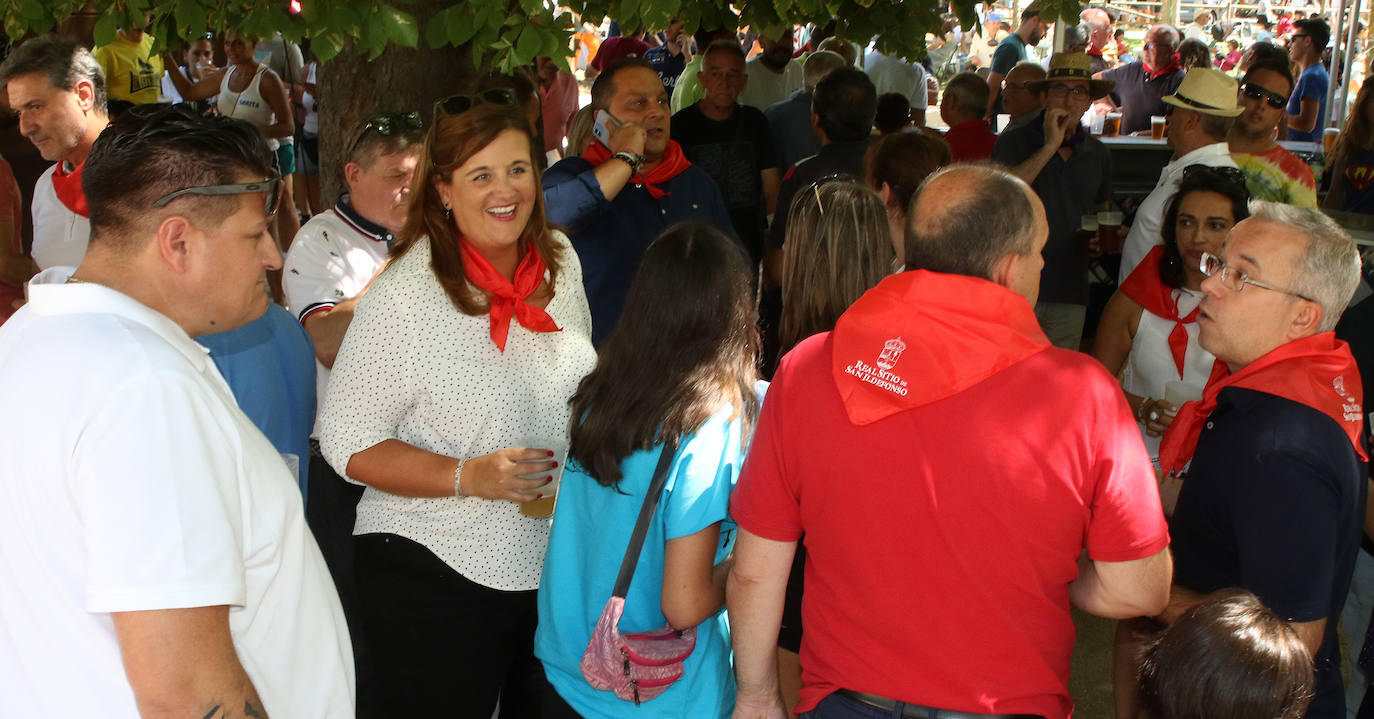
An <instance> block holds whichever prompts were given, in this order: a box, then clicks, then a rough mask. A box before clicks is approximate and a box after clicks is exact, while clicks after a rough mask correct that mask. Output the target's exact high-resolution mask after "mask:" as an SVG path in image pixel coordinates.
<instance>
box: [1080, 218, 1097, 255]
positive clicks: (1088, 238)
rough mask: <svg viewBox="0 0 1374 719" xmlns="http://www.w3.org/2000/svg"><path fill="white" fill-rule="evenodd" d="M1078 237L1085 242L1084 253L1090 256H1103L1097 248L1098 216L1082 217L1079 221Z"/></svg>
mask: <svg viewBox="0 0 1374 719" xmlns="http://www.w3.org/2000/svg"><path fill="white" fill-rule="evenodd" d="M1078 236H1079V239H1080V240H1081V241H1082V242H1083V251H1084V252H1086V253H1088V254H1089V255H1099V254H1102V249H1101V248H1100V247H1098V246H1097V215H1096V214H1092V215H1082V216H1080V217H1079V219H1078Z"/></svg>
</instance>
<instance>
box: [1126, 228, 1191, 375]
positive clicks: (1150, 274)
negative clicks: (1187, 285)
mask: <svg viewBox="0 0 1374 719" xmlns="http://www.w3.org/2000/svg"><path fill="white" fill-rule="evenodd" d="M1162 254H1164V246H1163V245H1155V247H1154V249H1152V250H1150V253H1149V254H1148V255H1145V259H1143V260H1141V261H1140V264H1138V265H1136V267H1135V269H1134V270H1133V271H1132V272H1131V274H1130V276H1128V277H1127V278H1126V281H1125V282H1122V283H1121V292H1122V293H1123V294H1125V295H1126V296H1127V297H1129V298H1131V299H1133V300H1135V301H1136V304H1138V305H1140V306H1141V307H1144V308H1145V311H1146V312H1149V313H1151V314H1154V315H1158V316H1160V317H1163V318H1164V319H1166V320H1172V321H1173V323H1174V329H1173V331H1171V332H1170V333H1169V352H1170V353H1172V354H1173V356H1174V364H1175V365H1177V366H1178V377H1179V379H1183V358H1184V355H1186V354H1187V353H1188V328H1187V327H1185V326H1184V325H1188V324H1192V323H1193V322H1196V321H1197V313H1198V311H1199V310H1201V309H1202V306H1201V305H1198V306H1197V307H1194V308H1193V311H1192V312H1189V313H1188V316H1187V317H1180V316H1179V314H1178V298H1177V297H1175V296H1174V288H1172V287H1170V286H1168V285H1166V284H1164V280H1162V279H1160V277H1159V256H1160V255H1162Z"/></svg>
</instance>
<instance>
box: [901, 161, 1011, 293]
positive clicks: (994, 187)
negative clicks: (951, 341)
mask: <svg viewBox="0 0 1374 719" xmlns="http://www.w3.org/2000/svg"><path fill="white" fill-rule="evenodd" d="M951 173H956V174H958V175H959V177H958V178H957V180H958V181H957V182H956V181H955V180H953V179H951V182H954V183H955V185H956V186H957V188H958V191H957V192H954V193H950V192H949V191H948V190H949V188H945V192H944V193H942V194H943V195H944V196H941V197H935V198H923V196H924V195H925V193H926V191H927V190H928V189H930V186H931V184H932V183H933V182H935V181H937V180H938V179H939V178H942V177H944V176H945V175H948V174H951ZM1031 197H1033V195H1032V194H1031V193H1030V188H1029V187H1028V186H1027V185H1026V183H1025V182H1022V181H1021V180H1020V179H1019V178H1017V177H1016V176H1015V175H1013V174H1011V173H1010V172H1008V171H1007V169H1006V168H1004V167H1002V166H1000V165H994V164H992V163H984V162H978V163H961V164H956V165H950V166H948V167H945V168H942V169H939V170H936V171H935V172H932V173H930V176H929V177H927V178H926V179H925V181H924V182H922V183H921V187H920V188H919V189H917V191H916V195H915V196H914V197H913V198H912V200H911V211H910V213H909V214H908V216H907V223H906V253H905V259H906V268H907V269H908V270H930V271H932V272H944V273H946V274H953V275H966V276H969V277H979V278H982V279H985V280H991V279H992V272H993V268H994V266H995V265H996V264H997V262H998V260H1000V259H1002V258H1003V257H1005V256H1007V255H1028V254H1030V253H1031V252H1032V251H1034V249H1035V230H1036V228H1035V208H1034V205H1032V204H1031V202H1032V200H1031ZM1036 202H1038V200H1036Z"/></svg>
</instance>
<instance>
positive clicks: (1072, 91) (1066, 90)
mask: <svg viewBox="0 0 1374 719" xmlns="http://www.w3.org/2000/svg"><path fill="white" fill-rule="evenodd" d="M1048 92H1049V94H1050V95H1052V96H1054V97H1065V96H1067V95H1072V96H1073V99H1075V100H1082V99H1084V98H1086V97H1087V96H1088V95H1089V94H1090V93H1089V91H1088V88H1086V87H1083V86H1082V85H1075V86H1073V87H1069V86H1068V85H1065V84H1063V83H1055V84H1053V85H1050V87H1049V90H1048Z"/></svg>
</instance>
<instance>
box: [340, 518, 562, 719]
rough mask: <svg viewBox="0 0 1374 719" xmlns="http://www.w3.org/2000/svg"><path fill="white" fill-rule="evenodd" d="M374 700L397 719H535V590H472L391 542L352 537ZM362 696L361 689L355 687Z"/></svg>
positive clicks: (430, 557) (422, 552) (388, 537)
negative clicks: (497, 713) (496, 716)
mask: <svg viewBox="0 0 1374 719" xmlns="http://www.w3.org/2000/svg"><path fill="white" fill-rule="evenodd" d="M354 541H355V560H356V562H357V573H358V589H359V592H358V594H359V598H360V599H361V600H362V601H361V609H362V611H361V614H362V618H363V626H364V632H365V633H366V637H367V643H368V648H369V649H370V651H371V652H372V657H373V661H374V674H373V677H374V681H375V683H376V690H377V691H376V695H377V697H378V699H379V701H380V702H381V703H382V706H384V707H386V716H388V717H394V718H395V719H407V718H409V717H415V718H416V719H437V718H438V717H454V718H457V719H468V718H471V719H490V717H491V715H492V711H493V710H495V708H496V706H497V702H498V701H499V702H500V706H501V719H538V717H539V714H540V705H541V703H542V701H541V700H542V698H543V692H544V686H545V684H546V683H547V682H545V680H544V669H543V666H542V665H540V663H539V661H538V660H537V659H535V658H534V628H535V624H536V622H537V621H538V612H537V610H536V605H535V595H536V593H537V592H536V591H534V590H531V591H526V592H503V591H500V590H496V589H490V588H488V587H484V586H482V585H480V584H477V583H476V582H473V581H471V580H469V579H467V578H465V577H463V576H462V575H461V574H459V573H457V572H455V571H453V569H452V568H451V567H449V566H448V565H447V564H445V563H444V562H443V560H441V559H439V558H438V557H436V556H435V555H434V553H433V552H431V551H429V550H428V549H426V548H425V547H424V546H422V545H420V544H418V543H416V542H413V541H411V540H409V539H406V538H404V537H399V536H396V535H394V534H365V535H360V536H357V537H355V538H354ZM359 689H360V690H361V689H362V687H361V686H360V687H359Z"/></svg>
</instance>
